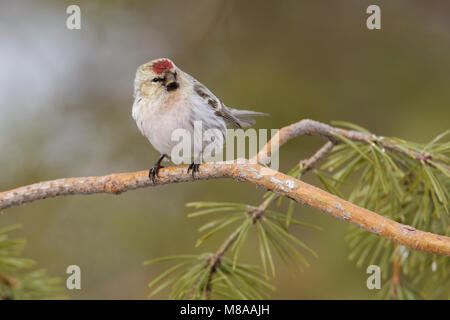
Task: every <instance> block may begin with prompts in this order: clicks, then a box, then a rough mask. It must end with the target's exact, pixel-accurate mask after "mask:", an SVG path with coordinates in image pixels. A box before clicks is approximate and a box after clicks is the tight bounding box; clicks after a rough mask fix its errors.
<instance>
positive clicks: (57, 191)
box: [0, 160, 450, 255]
mask: <svg viewBox="0 0 450 320" xmlns="http://www.w3.org/2000/svg"><path fill="white" fill-rule="evenodd" d="M221 178H232V179H234V180H236V181H245V182H249V183H252V184H254V185H257V186H260V187H263V188H265V189H267V190H270V191H273V192H276V193H278V194H282V195H284V196H286V197H289V198H290V199H292V200H294V201H296V202H299V203H303V204H306V205H309V206H311V207H313V208H316V209H319V210H320V211H322V212H324V213H326V214H329V215H331V216H333V217H336V218H339V219H341V220H343V221H345V222H348V223H352V224H354V225H357V226H359V227H361V228H363V229H365V230H367V231H369V232H372V233H374V234H377V235H378V236H380V237H384V238H387V239H390V240H392V241H394V242H397V243H399V244H402V245H404V246H407V247H410V248H412V249H415V250H420V251H426V252H431V253H435V254H443V255H450V238H449V237H446V236H442V235H435V234H432V233H428V232H423V231H419V230H416V229H414V228H413V227H410V226H407V225H403V224H400V223H398V222H395V221H393V220H390V219H387V218H384V217H382V216H380V215H378V214H376V213H375V212H372V211H370V210H367V209H364V208H361V207H358V206H357V205H354V204H352V203H350V202H348V201H345V200H343V199H340V198H338V197H336V196H334V195H332V194H330V193H328V192H326V191H323V190H322V189H319V188H316V187H314V186H312V185H309V184H307V183H305V182H302V181H300V180H297V179H294V178H292V177H290V176H287V175H285V174H283V173H280V172H278V171H275V170H272V169H269V168H267V167H264V166H262V165H259V164H251V163H249V162H248V161H244V160H241V163H236V162H232V163H230V162H216V163H205V164H202V165H201V166H200V171H199V172H198V173H197V175H196V180H208V179H221ZM187 181H193V178H192V175H191V174H188V173H187V166H172V167H168V168H164V169H161V170H160V173H159V179H158V180H157V181H156V182H155V184H153V182H152V181H151V179H149V178H148V171H147V170H146V171H138V172H132V173H118V174H110V175H106V176H96V177H83V178H68V179H58V180H53V181H45V182H40V183H36V184H32V185H29V186H24V187H20V188H17V189H13V190H10V191H6V192H2V193H0V210H2V209H6V208H9V207H12V206H17V205H20V204H24V203H28V202H32V201H36V200H40V199H46V198H50V197H57V196H63V195H75V194H95V193H110V194H119V193H122V192H125V191H129V190H134V189H138V188H143V187H149V186H157V185H163V184H170V183H179V182H187Z"/></svg>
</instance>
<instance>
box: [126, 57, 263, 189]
mask: <svg viewBox="0 0 450 320" xmlns="http://www.w3.org/2000/svg"><path fill="white" fill-rule="evenodd" d="M132 115H133V119H134V120H135V121H136V123H137V126H138V128H139V130H140V131H141V133H142V134H143V135H144V136H145V137H147V139H148V140H149V141H150V143H151V144H152V145H153V147H154V148H155V149H156V150H158V152H159V153H160V154H161V157H160V158H159V160H158V161H157V162H156V164H155V165H154V166H153V167H152V168H151V169H150V170H149V178H150V179H152V181H153V182H155V177H158V172H159V169H160V168H164V167H163V166H162V165H161V162H162V161H163V160H164V158H168V159H170V155H171V152H172V149H173V148H174V146H175V145H176V144H177V143H178V142H177V141H173V140H172V133H173V132H174V130H176V129H180V128H181V129H184V130H187V132H189V133H190V134H192V136H194V122H196V121H200V122H201V124H202V126H201V128H202V130H203V132H204V131H206V130H208V129H217V130H218V132H220V134H221V135H222V137H220V138H221V139H215V140H214V141H215V143H216V144H220V145H216V146H215V147H217V148H218V150H219V151H221V150H222V148H223V143H224V141H225V135H226V129H227V125H230V126H232V127H233V128H248V127H251V126H252V125H253V124H254V123H255V121H254V119H252V118H251V117H252V116H262V115H267V114H265V113H261V112H255V111H248V110H236V109H232V108H229V107H227V106H225V104H223V103H222V101H220V100H219V99H218V98H217V97H216V96H215V95H214V94H213V93H212V92H211V91H210V90H208V88H206V87H205V86H204V85H203V84H201V83H200V82H199V81H197V80H196V79H194V78H193V77H192V76H190V75H189V74H187V73H185V72H183V71H182V70H181V69H179V68H178V67H177V66H175V64H174V63H173V62H172V61H171V60H170V59H167V58H160V59H155V60H152V61H150V62H147V63H145V64H143V65H141V66H139V67H138V69H137V72H136V78H135V80H134V103H133V111H132ZM217 130H216V131H217ZM214 141H213V142H211V143H214ZM193 144H194V141H193V140H192V145H193ZM200 145H201V150H199V154H197V155H195V156H194V159H193V162H192V163H191V164H190V166H189V168H188V171H187V172H188V173H189V171H191V170H192V176H193V177H194V178H195V172H197V171H198V170H199V166H200V163H199V161H201V160H199V158H200V159H201V155H202V153H203V151H204V149H205V147H206V145H207V144H205V143H204V142H203V141H202V142H200ZM192 148H193V146H192ZM191 159H192V158H191Z"/></svg>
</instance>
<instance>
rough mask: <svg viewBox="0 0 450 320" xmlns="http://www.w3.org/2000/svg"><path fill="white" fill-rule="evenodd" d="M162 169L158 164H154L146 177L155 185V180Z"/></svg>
mask: <svg viewBox="0 0 450 320" xmlns="http://www.w3.org/2000/svg"><path fill="white" fill-rule="evenodd" d="M161 168H164V167H163V166H162V165H161V164H160V163H157V164H155V165H154V166H153V167H152V168H151V169H150V170H149V171H148V177H149V178H150V179H152V182H153V183H155V178H156V177H159V175H158V173H159V169H161Z"/></svg>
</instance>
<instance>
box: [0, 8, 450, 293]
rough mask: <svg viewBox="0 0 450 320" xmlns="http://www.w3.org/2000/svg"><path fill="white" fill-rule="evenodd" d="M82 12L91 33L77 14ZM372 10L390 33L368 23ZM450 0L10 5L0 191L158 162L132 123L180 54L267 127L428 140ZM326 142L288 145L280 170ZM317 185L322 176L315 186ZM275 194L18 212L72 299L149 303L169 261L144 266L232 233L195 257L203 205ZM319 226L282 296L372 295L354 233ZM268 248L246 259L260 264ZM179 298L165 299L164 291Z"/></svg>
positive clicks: (4, 19)
mask: <svg viewBox="0 0 450 320" xmlns="http://www.w3.org/2000/svg"><path fill="white" fill-rule="evenodd" d="M71 4H78V5H79V6H80V7H81V19H82V29H81V30H68V29H67V28H66V18H67V14H66V8H67V6H69V5H71ZM370 4H378V5H379V6H380V7H381V20H382V29H381V30H379V31H370V30H368V29H367V28H366V24H365V23H366V18H367V16H368V15H367V14H366V13H365V11H366V8H367V7H368V6H369V5H370ZM449 30H450V3H449V2H448V1H433V2H424V1H410V0H408V1H361V0H359V1H356V0H355V1H294V0H292V1H289V0H283V1H256V0H254V1H208V0H189V1H187V0H186V1H175V0H171V1H56V0H55V1H43V0H39V1H22V0H20V1H18V0H14V1H12V0H2V1H1V2H0V43H1V47H0V168H1V169H0V190H7V189H10V188H13V187H16V186H20V185H24V184H30V183H33V182H37V181H41V180H48V179H55V178H60V177H72V176H89V175H102V174H107V173H111V172H122V171H135V170H143V169H146V168H149V167H150V166H151V165H153V163H154V162H155V160H156V159H157V156H158V154H157V152H156V151H155V150H154V149H153V148H152V147H151V145H150V144H149V143H148V142H147V140H146V139H145V138H144V137H143V136H141V134H140V133H139V131H138V129H137V127H136V125H135V123H134V121H133V119H132V118H131V106H132V102H133V98H132V93H133V87H132V86H133V79H134V76H135V71H136V68H137V66H139V65H140V64H142V63H144V62H147V61H149V60H151V59H154V58H158V57H169V58H172V59H173V60H174V61H175V63H176V64H177V65H178V66H179V67H181V68H182V69H183V70H185V71H187V72H188V73H190V74H192V75H193V76H195V77H196V78H197V79H199V80H200V81H202V82H203V83H204V84H206V85H207V86H208V87H209V88H210V89H211V90H212V91H213V92H215V93H216V95H218V96H219V97H220V98H221V99H222V100H223V101H224V102H225V103H226V104H228V105H229V106H235V107H252V108H253V109H255V110H259V111H263V112H268V113H270V114H271V116H270V117H267V118H261V119H258V120H259V121H258V123H257V127H258V128H269V129H270V128H280V127H282V126H284V125H287V124H289V123H292V122H294V121H297V120H300V119H302V118H312V119H315V120H318V121H323V122H329V121H331V120H345V121H350V122H354V123H357V124H359V125H362V126H365V127H367V128H368V129H370V130H371V131H373V132H374V133H377V134H380V135H385V136H396V137H400V138H405V139H408V140H413V141H417V142H426V141H428V140H430V139H431V138H432V137H434V136H435V135H437V134H438V133H440V132H442V131H444V130H446V129H448V127H449V119H450V31H449ZM322 143H323V141H322V140H321V139H320V138H316V137H300V138H298V139H296V140H295V141H291V142H290V143H289V144H288V145H286V146H285V147H283V149H282V151H281V154H280V161H281V170H282V171H287V170H288V169H289V168H291V167H293V166H294V165H295V164H296V163H297V161H299V160H300V159H302V158H305V157H307V156H308V155H310V154H311V153H312V152H313V151H314V150H315V149H317V148H318V147H319V146H320V145H321V144H322ZM307 181H309V182H311V183H315V184H317V181H316V180H314V179H311V177H309V179H307ZM263 192H264V191H263V190H260V189H255V187H254V186H251V185H248V184H241V183H237V182H233V181H226V180H220V181H205V182H196V183H188V184H180V185H168V186H162V187H158V188H149V189H143V190H137V191H133V192H128V193H125V194H122V195H120V196H110V195H93V196H71V197H65V198H57V199H50V200H45V201H39V202H36V203H32V204H28V205H24V206H21V207H17V208H12V209H8V210H7V211H4V212H2V214H1V215H0V227H4V226H7V225H10V224H15V223H20V224H22V225H23V228H22V229H21V230H20V231H19V232H16V235H17V236H18V237H19V236H20V237H25V238H26V239H27V240H28V244H27V247H26V250H25V254H24V255H25V256H26V257H29V258H33V259H35V260H37V261H38V262H39V263H38V266H39V267H41V268H45V269H47V270H48V271H49V273H50V275H53V276H60V277H63V279H65V277H66V274H65V270H66V267H67V266H68V265H70V264H77V265H79V266H80V267H81V270H82V290H80V291H71V292H68V295H69V296H70V297H71V298H73V299H144V298H146V296H147V295H148V293H149V289H148V288H147V284H148V282H149V281H150V280H151V279H153V278H154V277H155V276H156V275H157V274H159V273H160V272H162V271H163V270H164V268H165V266H164V265H155V266H152V267H145V266H143V261H144V260H147V259H150V258H154V257H159V256H164V255H169V254H178V253H195V252H201V251H213V250H216V249H217V247H218V245H219V243H220V242H221V241H223V239H224V237H225V235H224V234H222V235H221V236H216V237H215V238H213V239H212V240H211V241H210V242H209V243H207V244H206V245H205V246H204V247H200V248H197V249H194V244H195V240H196V238H197V237H198V233H197V228H198V227H199V226H200V225H201V221H200V220H194V219H188V218H187V217H186V214H187V213H188V212H189V210H188V208H185V206H184V204H185V203H186V202H188V201H194V200H208V201H233V202H247V203H250V204H258V203H259V201H260V199H261V196H262V195H263ZM295 216H296V218H298V219H303V220H306V221H310V222H314V223H316V224H319V225H321V226H322V227H323V228H324V231H323V232H316V231H310V230H304V229H299V230H298V231H297V232H296V235H297V236H298V237H299V238H300V239H302V240H303V241H305V242H306V243H308V244H309V245H310V246H311V247H312V248H314V249H315V250H316V251H317V252H318V253H319V255H320V257H319V259H317V260H313V259H310V262H311V267H310V268H309V269H307V270H305V271H304V272H303V273H298V272H297V271H296V269H294V268H291V267H290V266H284V265H282V263H281V262H280V261H278V262H279V263H278V272H277V276H276V277H275V279H274V280H273V283H274V284H275V285H276V286H277V291H276V292H275V293H274V294H273V296H272V297H273V298H275V299H353V298H372V297H373V296H374V292H371V291H369V290H368V289H367V288H366V285H365V283H366V277H367V275H366V273H365V268H361V269H358V268H356V267H355V266H354V264H353V263H352V262H349V261H348V259H347V256H348V249H347V246H346V243H345V240H344V235H345V233H346V230H347V228H348V226H347V225H346V224H344V223H343V222H341V221H338V220H336V219H334V218H331V217H328V216H326V215H324V214H322V213H320V212H318V211H314V210H311V209H309V208H307V207H304V206H298V207H297V209H296V211H295ZM255 246H256V244H255V243H254V242H252V241H249V242H248V244H247V245H246V246H245V247H244V248H243V251H242V257H243V260H244V261H247V262H251V263H258V261H259V260H258V257H257V255H256V254H255V252H254V251H255ZM166 296H167V292H164V293H162V294H161V295H159V296H157V298H164V297H166Z"/></svg>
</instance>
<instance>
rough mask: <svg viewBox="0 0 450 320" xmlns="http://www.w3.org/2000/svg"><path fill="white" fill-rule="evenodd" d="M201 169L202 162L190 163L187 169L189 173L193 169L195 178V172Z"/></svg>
mask: <svg viewBox="0 0 450 320" xmlns="http://www.w3.org/2000/svg"><path fill="white" fill-rule="evenodd" d="M199 169H200V163H191V164H190V165H189V168H188V170H187V173H189V171H191V170H192V178H193V179H195V173H196V172H198V171H199Z"/></svg>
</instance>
